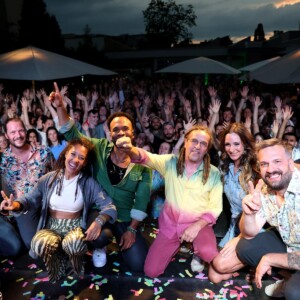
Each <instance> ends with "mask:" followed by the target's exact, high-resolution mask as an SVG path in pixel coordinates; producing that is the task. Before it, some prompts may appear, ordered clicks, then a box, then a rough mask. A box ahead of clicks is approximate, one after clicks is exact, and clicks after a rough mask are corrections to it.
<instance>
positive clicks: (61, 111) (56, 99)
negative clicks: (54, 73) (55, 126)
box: [49, 82, 70, 126]
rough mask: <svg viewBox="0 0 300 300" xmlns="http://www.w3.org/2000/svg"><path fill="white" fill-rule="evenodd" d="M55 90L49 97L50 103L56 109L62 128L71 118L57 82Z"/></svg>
mask: <svg viewBox="0 0 300 300" xmlns="http://www.w3.org/2000/svg"><path fill="white" fill-rule="evenodd" d="M54 90H55V92H52V93H51V94H50V96H49V101H50V102H51V103H52V104H53V105H54V106H55V107H56V110H57V116H58V121H59V125H60V126H62V125H64V124H65V123H67V122H68V121H69V119H70V117H69V115H68V113H67V110H66V108H65V106H64V103H63V99H62V96H61V93H60V91H59V88H58V85H57V83H56V82H54Z"/></svg>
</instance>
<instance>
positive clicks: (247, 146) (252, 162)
mask: <svg viewBox="0 0 300 300" xmlns="http://www.w3.org/2000/svg"><path fill="white" fill-rule="evenodd" d="M230 133H235V134H237V135H238V136H239V137H240V139H241V142H242V144H243V146H244V152H243V154H242V156H241V158H240V162H239V163H240V165H239V167H240V168H241V174H240V176H239V183H240V185H241V187H242V188H243V190H244V191H245V192H246V193H248V192H249V191H248V181H250V180H255V181H256V180H257V179H258V178H259V171H258V168H257V158H256V153H255V140H254V137H253V136H252V134H251V133H250V132H249V131H248V129H247V128H246V127H245V125H244V124H242V123H232V124H230V125H229V126H228V127H227V128H225V130H224V131H223V132H222V134H221V138H220V150H221V152H222V155H221V160H220V166H219V169H220V171H221V176H222V180H223V182H224V176H225V175H226V174H227V173H228V171H229V165H230V163H232V160H231V159H230V157H229V155H228V154H227V152H226V150H225V138H226V135H227V134H230Z"/></svg>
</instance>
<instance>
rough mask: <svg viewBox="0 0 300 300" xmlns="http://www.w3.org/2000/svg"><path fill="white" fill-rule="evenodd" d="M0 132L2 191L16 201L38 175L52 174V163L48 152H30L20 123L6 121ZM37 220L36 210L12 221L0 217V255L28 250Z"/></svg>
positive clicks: (8, 217)
mask: <svg viewBox="0 0 300 300" xmlns="http://www.w3.org/2000/svg"><path fill="white" fill-rule="evenodd" d="M4 130H5V136H6V138H7V139H8V140H9V144H10V146H9V147H8V148H7V149H6V150H5V151H4V152H3V153H2V155H1V158H0V174H1V177H2V185H3V186H2V189H3V190H5V192H6V193H8V194H13V195H14V197H15V198H19V197H20V196H22V195H23V194H26V193H28V192H29V191H30V189H31V188H32V187H33V186H34V185H35V183H36V182H37V180H38V179H39V178H40V177H41V176H42V175H44V174H46V173H47V172H49V171H50V170H52V168H53V161H54V160H53V156H52V154H51V151H50V149H49V148H46V147H44V146H38V147H37V148H33V147H32V146H31V145H30V144H28V143H27V142H26V129H25V126H24V124H23V122H22V120H21V119H19V118H12V119H9V120H8V121H7V122H6V124H5V128H4ZM2 213H3V212H2ZM4 214H5V212H4ZM38 220H39V211H38V210H36V211H32V212H28V213H27V214H24V215H22V216H20V217H18V218H16V220H13V219H12V217H10V216H3V215H1V217H0V232H1V233H0V254H1V255H9V256H13V255H17V254H19V253H20V251H21V250H22V248H23V247H24V245H23V243H24V244H25V246H26V248H28V249H29V248H30V242H31V239H32V237H33V235H34V234H35V232H36V226H37V222H38ZM14 222H16V224H14ZM14 225H16V226H14Z"/></svg>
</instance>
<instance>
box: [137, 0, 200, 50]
mask: <svg viewBox="0 0 300 300" xmlns="http://www.w3.org/2000/svg"><path fill="white" fill-rule="evenodd" d="M143 15H144V23H145V31H146V33H147V35H148V36H149V37H150V39H152V40H153V42H154V40H155V41H156V42H157V43H162V44H163V45H161V46H171V45H172V44H173V45H176V44H178V43H179V42H180V41H182V40H190V39H191V38H192V34H191V33H190V32H189V31H188V29H189V28H190V27H192V26H196V22H195V21H196V18H197V17H196V15H195V12H194V8H193V6H192V5H187V6H186V7H184V6H183V5H181V4H176V2H175V1H174V0H166V1H163V0H151V2H150V3H149V6H148V7H147V9H146V10H144V11H143Z"/></svg>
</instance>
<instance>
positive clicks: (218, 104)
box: [209, 99, 221, 114]
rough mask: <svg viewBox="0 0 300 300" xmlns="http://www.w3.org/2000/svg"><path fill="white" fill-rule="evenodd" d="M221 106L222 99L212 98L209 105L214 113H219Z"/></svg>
mask: <svg viewBox="0 0 300 300" xmlns="http://www.w3.org/2000/svg"><path fill="white" fill-rule="evenodd" d="M220 107H221V101H220V100H218V99H212V100H211V104H210V105H209V109H210V110H211V111H212V112H213V113H215V114H217V113H219V110H220Z"/></svg>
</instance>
